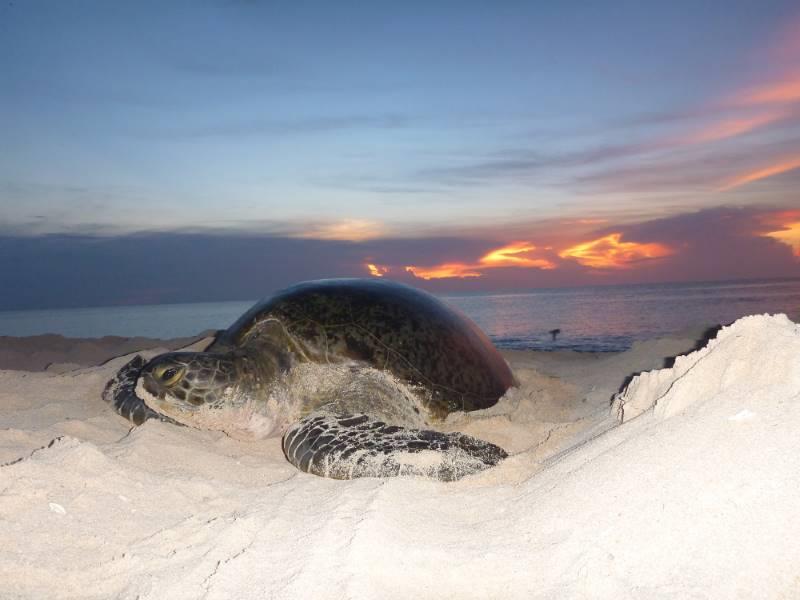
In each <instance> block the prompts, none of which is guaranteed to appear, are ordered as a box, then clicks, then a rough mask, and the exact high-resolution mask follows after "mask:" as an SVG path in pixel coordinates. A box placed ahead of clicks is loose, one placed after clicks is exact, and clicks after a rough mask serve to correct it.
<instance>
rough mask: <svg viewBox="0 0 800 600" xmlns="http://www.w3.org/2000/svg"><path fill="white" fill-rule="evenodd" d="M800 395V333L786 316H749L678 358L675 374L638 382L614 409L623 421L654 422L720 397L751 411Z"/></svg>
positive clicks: (643, 377)
mask: <svg viewBox="0 0 800 600" xmlns="http://www.w3.org/2000/svg"><path fill="white" fill-rule="evenodd" d="M797 390H800V327H798V326H797V325H795V324H794V323H792V322H791V321H790V320H789V319H788V317H787V316H786V315H775V316H768V315H764V316H750V317H744V318H742V319H739V320H738V321H736V323H734V324H733V325H731V326H729V327H723V328H722V329H721V330H720V331H719V333H718V334H717V337H716V338H714V339H713V340H711V341H710V342H709V343H708V344H707V345H706V346H705V347H704V348H702V349H700V350H698V351H696V352H692V353H690V354H687V355H685V356H679V357H677V358H676V359H675V364H674V366H673V367H672V368H670V369H661V370H659V371H651V372H648V373H643V374H641V375H638V376H637V377H635V378H634V379H633V380H632V381H631V383H630V384H629V385H628V387H627V388H626V389H625V391H624V392H623V393H622V394H620V395H619V396H618V397H617V398H616V399H615V402H614V408H615V410H616V411H617V413H618V418H619V419H620V421H628V420H630V419H632V418H634V417H637V416H639V415H640V414H642V413H643V412H645V411H647V410H650V409H653V414H654V416H655V418H657V419H665V418H668V417H670V416H672V415H675V414H677V413H679V412H681V411H683V410H685V409H686V408H688V407H689V406H691V405H692V404H694V403H696V402H700V401H704V402H708V401H711V400H713V399H714V398H716V397H717V396H719V395H721V394H728V395H729V396H731V397H737V398H740V399H741V400H742V402H743V403H744V404H743V406H746V404H747V402H748V400H747V399H748V398H757V397H760V396H763V395H765V394H772V395H774V396H778V397H785V396H789V397H791V395H792V394H793V393H797ZM742 410H743V411H747V410H748V409H747V408H743V409H742ZM742 418H749V417H745V416H743V417H742Z"/></svg>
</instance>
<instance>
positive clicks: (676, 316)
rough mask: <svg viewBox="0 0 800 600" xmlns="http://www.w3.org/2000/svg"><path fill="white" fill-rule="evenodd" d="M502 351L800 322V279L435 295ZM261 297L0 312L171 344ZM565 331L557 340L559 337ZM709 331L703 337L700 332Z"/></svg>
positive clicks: (54, 328)
mask: <svg viewBox="0 0 800 600" xmlns="http://www.w3.org/2000/svg"><path fill="white" fill-rule="evenodd" d="M435 295H436V296H437V297H439V298H441V299H442V300H444V301H445V302H448V303H449V304H451V305H453V306H455V307H456V308H458V309H459V310H461V311H462V312H464V313H465V314H466V315H467V316H469V317H470V318H472V319H473V320H474V321H475V322H476V323H478V325H479V326H480V327H481V328H482V329H483V330H484V331H485V332H486V333H487V335H488V336H489V338H490V339H491V340H492V341H493V342H494V343H495V344H496V345H497V346H498V347H500V348H511V349H535V350H559V349H571V350H577V351H621V350H625V349H628V348H630V346H631V345H632V344H633V343H634V342H635V341H637V340H646V339H652V338H656V337H663V336H668V335H671V334H677V333H687V332H690V331H694V332H701V331H702V329H703V328H708V327H713V326H716V325H720V324H722V325H724V324H727V323H729V322H732V321H734V320H735V319H737V318H739V317H741V316H744V315H746V314H761V313H765V312H768V313H776V312H783V313H786V314H787V315H788V316H789V317H790V318H793V319H795V320H797V319H800V279H798V278H779V279H744V280H723V281H692V282H659V283H636V284H624V285H592V286H569V287H557V288H537V289H524V290H496V291H480V292H456V293H452V292H451V293H439V294H435ZM257 301H258V300H257V299H247V300H225V301H219V302H182V303H164V304H135V305H134V304H131V305H116V306H86V307H72V308H50V309H29V310H25V309H23V310H5V311H0V336H15V337H24V336H33V335H45V334H55V335H63V336H65V337H74V338H101V337H105V336H120V337H147V338H160V339H169V338H177V337H191V336H195V335H198V334H200V333H201V332H204V331H208V330H218V329H225V328H226V327H228V326H229V325H230V324H231V323H233V321H235V320H236V318H238V316H239V315H240V314H242V313H243V312H244V311H245V310H247V309H248V308H250V307H251V306H252V305H253V304H254V303H255V302H257ZM555 329H558V330H560V332H559V334H557V335H556V336H555V337H553V336H552V335H551V333H550V332H551V331H552V330H555ZM698 334H699V333H698Z"/></svg>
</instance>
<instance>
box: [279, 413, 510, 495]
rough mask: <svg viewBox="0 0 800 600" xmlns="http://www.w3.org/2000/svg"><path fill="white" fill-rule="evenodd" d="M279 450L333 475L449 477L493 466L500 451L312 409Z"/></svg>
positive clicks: (301, 465) (456, 437)
mask: <svg viewBox="0 0 800 600" xmlns="http://www.w3.org/2000/svg"><path fill="white" fill-rule="evenodd" d="M283 452H284V454H286V458H287V459H288V460H289V462H290V463H292V464H293V465H295V466H296V467H297V468H298V469H300V470H301V471H305V472H307V473H312V474H314V475H319V476H321V477H332V478H334V479H355V478H356V477H397V476H403V475H416V476H424V477H431V478H433V479H439V480H442V481H454V480H456V479H460V478H461V477H464V476H465V475H470V474H472V473H477V472H479V471H483V470H484V469H488V468H489V467H493V466H494V465H496V464H497V463H499V462H500V461H501V460H503V459H504V458H506V457H507V456H508V454H506V452H505V450H503V449H502V448H500V447H498V446H495V445H494V444H490V443H489V442H485V441H483V440H479V439H477V438H474V437H471V436H468V435H464V434H462V433H441V432H438V431H430V430H424V429H408V428H405V427H399V426H396V425H387V424H386V423H383V422H382V421H378V420H377V419H374V418H371V417H369V416H367V415H363V414H354V415H342V414H331V413H327V412H315V413H312V414H310V415H309V416H307V417H306V418H304V419H302V420H300V421H299V422H298V423H296V424H295V425H293V426H292V427H291V428H290V429H289V430H288V431H287V432H286V434H285V435H284V436H283Z"/></svg>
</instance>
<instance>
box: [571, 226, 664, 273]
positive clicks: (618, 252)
mask: <svg viewBox="0 0 800 600" xmlns="http://www.w3.org/2000/svg"><path fill="white" fill-rule="evenodd" d="M670 254H674V251H673V250H672V249H671V248H669V247H668V246H665V245H664V244H658V243H650V244H640V243H638V242H623V241H622V234H621V233H611V234H609V235H607V236H605V237H602V238H599V239H596V240H592V241H590V242H584V243H582V244H577V245H575V246H572V247H571V248H567V249H566V250H562V251H561V252H559V253H558V255H559V256H560V257H561V258H565V259H572V260H575V261H577V262H579V263H580V264H582V265H584V266H587V267H592V268H595V269H624V268H627V267H629V266H631V265H632V264H633V263H636V262H640V261H642V260H647V259H653V258H662V257H664V256H669V255H670Z"/></svg>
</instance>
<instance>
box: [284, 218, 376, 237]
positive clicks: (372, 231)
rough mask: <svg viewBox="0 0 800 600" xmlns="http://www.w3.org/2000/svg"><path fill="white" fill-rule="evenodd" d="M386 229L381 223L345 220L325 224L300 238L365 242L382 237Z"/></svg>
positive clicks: (304, 233)
mask: <svg viewBox="0 0 800 600" xmlns="http://www.w3.org/2000/svg"><path fill="white" fill-rule="evenodd" d="M383 233H384V228H383V227H382V226H381V224H380V223H376V222H374V221H367V220H364V219H344V220H342V221H336V222H333V223H323V224H321V225H318V226H316V227H314V228H313V229H311V230H310V231H306V232H303V233H302V234H301V235H299V236H298V237H302V238H312V239H316V240H342V241H350V242H363V241H365V240H371V239H374V238H377V237H380V236H381V235H382V234H383Z"/></svg>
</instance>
